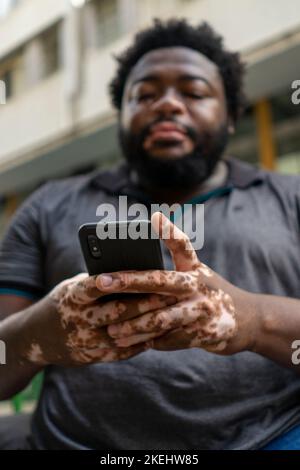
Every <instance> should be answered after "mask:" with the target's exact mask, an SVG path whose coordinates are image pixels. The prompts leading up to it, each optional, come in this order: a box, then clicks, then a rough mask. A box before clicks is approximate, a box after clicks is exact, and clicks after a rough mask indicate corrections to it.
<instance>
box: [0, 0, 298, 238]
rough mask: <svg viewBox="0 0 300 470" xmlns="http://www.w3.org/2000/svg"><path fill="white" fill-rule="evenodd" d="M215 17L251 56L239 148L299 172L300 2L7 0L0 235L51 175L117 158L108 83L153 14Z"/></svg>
mask: <svg viewBox="0 0 300 470" xmlns="http://www.w3.org/2000/svg"><path fill="white" fill-rule="evenodd" d="M171 16H179V17H186V18H188V19H189V20H190V21H191V23H197V22H199V21H202V20H207V21H208V22H210V23H211V24H212V26H213V27H215V28H216V29H217V31H218V32H219V33H221V34H222V35H223V36H224V38H225V42H226V44H227V46H228V47H229V48H230V49H232V50H239V51H240V52H241V53H242V56H243V58H244V60H245V61H246V62H247V64H248V65H247V77H246V91H247V95H248V98H249V107H248V109H247V112H246V114H245V116H244V117H243V119H242V120H241V121H240V124H239V126H238V129H237V133H236V135H235V137H234V138H233V139H232V142H231V145H230V153H231V154H233V155H234V156H236V157H238V158H240V159H243V160H247V161H250V162H253V163H255V164H257V165H261V166H263V167H266V168H270V169H276V170H278V171H281V172H290V173H299V172H300V112H299V111H300V105H295V104H293V103H292V100H291V95H292V88H291V84H292V82H293V81H294V80H296V79H300V1H299V0H264V1H261V0H164V1H161V0H86V1H84V0H0V80H2V82H4V83H5V87H6V104H1V105H0V237H1V233H3V229H4V228H5V225H6V224H7V222H8V221H9V219H10V217H11V215H12V214H13V212H14V210H15V209H16V207H17V206H18V205H19V204H20V203H21V202H22V200H23V199H24V198H25V197H26V196H27V195H28V194H30V192H32V191H33V190H34V189H36V188H37V187H38V186H39V185H40V184H41V183H43V182H44V181H46V180H47V179H49V178H53V177H55V178H56V177H63V176H67V175H72V174H76V173H80V172H85V171H88V170H90V169H93V168H94V167H98V166H104V165H105V166H107V165H111V164H114V163H115V162H116V160H117V159H118V158H120V153H119V150H118V144H117V140H116V134H115V122H116V115H115V113H114V111H113V110H112V108H111V106H110V103H109V97H108V93H107V84H108V82H109V80H110V78H111V77H112V75H113V73H114V70H115V63H114V60H113V58H112V55H113V53H117V52H119V51H120V50H122V49H123V48H124V47H125V46H126V44H128V43H129V42H130V40H131V38H132V35H133V34H134V32H135V31H136V30H138V29H139V28H141V27H143V26H145V25H148V24H149V23H150V22H151V20H152V18H153V17H159V18H167V17H171Z"/></svg>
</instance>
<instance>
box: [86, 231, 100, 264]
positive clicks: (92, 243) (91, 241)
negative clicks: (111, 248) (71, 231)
mask: <svg viewBox="0 0 300 470" xmlns="http://www.w3.org/2000/svg"><path fill="white" fill-rule="evenodd" d="M88 245H89V249H90V252H91V255H92V256H93V258H100V257H101V249H100V244H99V240H98V238H97V237H96V236H95V235H89V236H88Z"/></svg>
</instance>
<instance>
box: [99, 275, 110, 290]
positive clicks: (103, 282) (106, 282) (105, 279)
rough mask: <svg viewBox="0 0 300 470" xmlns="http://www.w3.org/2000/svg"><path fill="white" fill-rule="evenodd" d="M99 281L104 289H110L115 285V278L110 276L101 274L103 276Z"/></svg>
mask: <svg viewBox="0 0 300 470" xmlns="http://www.w3.org/2000/svg"><path fill="white" fill-rule="evenodd" d="M99 280H100V283H101V286H102V287H109V286H111V285H112V283H113V278H112V277H111V276H109V275H108V274H101V276H99Z"/></svg>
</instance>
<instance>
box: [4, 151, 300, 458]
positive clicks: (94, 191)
mask: <svg viewBox="0 0 300 470" xmlns="http://www.w3.org/2000/svg"><path fill="white" fill-rule="evenodd" d="M228 165H229V181H228V184H227V185H226V188H227V189H225V190H221V191H215V192H213V193H212V194H208V195H207V198H209V196H211V197H210V198H209V200H208V202H207V204H206V205H205V243H204V247H203V248H202V249H201V250H200V251H199V252H198V255H199V258H200V259H201V260H202V261H203V262H204V263H206V264H207V265H209V266H210V267H211V268H212V269H214V270H215V271H216V272H218V273H219V274H221V275H222V276H224V277H225V278H226V279H228V280H229V281H230V282H232V283H233V284H235V285H237V286H239V287H241V288H244V289H247V290H249V291H251V292H257V293H269V294H274V295H283V296H288V297H295V298H299V297H300V295H299V279H300V253H299V245H300V243H299V228H300V178H299V177H298V176H283V175H278V174H275V173H270V172H265V171H262V170H257V169H256V168H254V167H252V166H250V165H247V164H245V163H241V162H239V161H238V160H234V159H229V160H228ZM120 194H125V195H128V203H131V202H146V201H147V202H149V200H147V196H146V195H145V194H142V193H141V192H140V191H139V188H138V187H137V186H136V184H135V183H134V182H133V181H132V180H131V178H130V173H129V172H128V169H127V167H126V165H124V164H123V165H121V167H120V168H118V169H116V170H111V171H109V170H107V171H105V172H93V173H92V174H89V175H85V176H80V177H73V178H68V179H65V180H61V181H53V182H50V183H48V184H46V185H45V186H43V187H42V188H41V189H39V190H38V191H36V192H35V193H34V194H33V195H32V196H31V197H30V198H29V199H28V200H27V201H26V202H25V203H24V204H23V205H22V207H21V208H20V209H19V210H18V211H17V213H16V215H15V216H14V218H13V220H12V222H11V224H10V226H9V228H8V230H7V231H6V235H5V237H4V240H3V242H2V245H1V250H0V293H1V289H2V292H9V291H10V292H15V293H19V295H32V296H41V295H44V294H46V293H47V292H49V290H51V289H52V288H53V287H54V286H55V285H56V284H57V283H58V282H60V281H61V280H63V279H65V278H69V277H72V276H74V275H75V274H77V273H78V272H82V271H86V268H85V265H84V261H83V258H82V255H81V252H80V247H79V242H78V238H77V231H78V227H79V226H80V225H81V224H83V223H85V222H94V221H97V218H96V216H95V214H96V208H97V206H98V205H99V204H100V203H102V202H112V203H113V204H116V203H117V196H118V195H120ZM204 199H205V197H204V196H201V198H200V199H199V201H198V202H201V201H202V200H204ZM163 255H164V261H165V264H166V266H167V267H171V259H170V255H169V253H168V252H167V250H164V252H163ZM299 314H300V313H299ZM295 334H296V333H295ZM298 336H299V337H300V332H299V335H298ZM298 339H299V338H298ZM54 341H55V338H54ZM299 423H300V377H299V376H297V375H296V374H295V372H293V371H291V370H288V369H285V368H283V367H281V366H279V365H277V364H275V363H273V362H272V361H270V360H268V359H265V358H264V357H261V356H259V355H256V354H254V353H250V352H243V353H240V354H236V355H234V356H231V357H222V356H218V355H215V354H211V353H208V352H206V351H203V350H201V349H197V348H193V349H188V350H180V351H171V352H161V351H154V350H148V351H146V352H144V353H142V354H140V355H138V356H135V357H133V358H131V359H128V360H126V361H120V362H114V363H103V364H96V365H91V366H84V367H81V368H62V367H56V366H51V367H47V368H46V370H45V382H44V387H43V391H42V395H41V398H40V401H39V405H38V409H37V411H36V413H35V415H34V418H33V423H32V442H33V446H34V447H35V448H38V449H45V448H46V449H108V448H109V449H162V450H163V449H256V448H259V447H262V446H264V445H265V444H266V443H267V442H269V441H270V440H272V439H273V438H275V437H277V436H278V435H280V434H281V433H283V432H285V431H286V430H288V429H289V428H291V427H292V426H294V425H296V424H299Z"/></svg>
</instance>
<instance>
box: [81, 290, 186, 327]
mask: <svg viewBox="0 0 300 470" xmlns="http://www.w3.org/2000/svg"><path fill="white" fill-rule="evenodd" d="M104 299H105V298H104ZM176 302H177V298H176V297H175V296H163V295H158V294H145V295H144V296H143V297H139V298H136V299H126V296H124V299H118V300H111V301H108V302H105V300H103V301H102V300H100V302H94V303H93V304H92V305H89V306H88V307H86V309H85V310H84V311H83V312H81V316H82V318H83V319H84V320H85V321H86V323H87V324H88V325H89V326H93V327H102V326H105V325H110V324H112V323H115V322H116V321H124V320H128V319H131V318H135V317H138V316H140V315H142V314H144V313H147V312H150V311H152V310H156V309H158V308H163V307H166V306H168V305H172V304H175V303H176Z"/></svg>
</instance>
